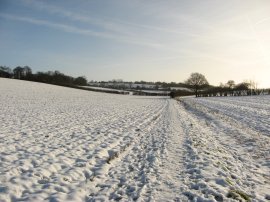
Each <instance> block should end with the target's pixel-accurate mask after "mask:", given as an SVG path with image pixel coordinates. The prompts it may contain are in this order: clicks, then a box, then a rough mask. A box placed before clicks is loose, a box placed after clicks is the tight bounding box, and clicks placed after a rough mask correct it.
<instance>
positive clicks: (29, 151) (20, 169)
mask: <svg viewBox="0 0 270 202" xmlns="http://www.w3.org/2000/svg"><path fill="white" fill-rule="evenodd" d="M269 101H270V97H269V96H262V97H259V96H258V97H229V98H198V99H196V98H191V97H188V98H181V99H179V100H173V99H169V98H166V97H144V96H124V95H115V94H105V93H99V92H91V91H84V90H78V89H71V88H65V87H60V86H54V85H48V84H41V83H33V82H27V81H19V80H12V79H0V109H1V113H0V129H1V130H0V201H43V200H45V201H108V200H117V201H119V200H120V201H135V200H137V201H237V200H236V199H237V198H238V201H239V200H242V201H244V199H243V197H248V198H249V199H250V200H251V201H267V200H269V193H270V184H269V182H270V169H269V168H270V154H269V145H270V144H269V143H270V137H269V117H270V116H269V113H270V110H269V108H270V107H269V103H270V102H269ZM233 198H234V199H233Z"/></svg>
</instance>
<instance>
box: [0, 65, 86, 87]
mask: <svg viewBox="0 0 270 202" xmlns="http://www.w3.org/2000/svg"><path fill="white" fill-rule="evenodd" d="M0 77H5V78H14V79H22V80H28V81H36V82H43V83H51V84H57V85H80V86H86V85H87V79H86V78H85V77H84V76H79V77H76V78H74V77H72V76H68V75H65V74H63V73H61V72H59V71H48V72H37V73H36V74H33V72H32V69H31V68H30V67H29V66H24V67H21V66H18V67H16V68H14V69H13V70H12V69H11V68H10V67H5V66H0Z"/></svg>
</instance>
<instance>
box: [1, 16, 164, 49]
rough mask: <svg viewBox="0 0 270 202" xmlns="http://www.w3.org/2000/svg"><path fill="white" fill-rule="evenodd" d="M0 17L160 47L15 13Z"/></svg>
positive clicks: (150, 44) (155, 44) (70, 31)
mask: <svg viewBox="0 0 270 202" xmlns="http://www.w3.org/2000/svg"><path fill="white" fill-rule="evenodd" d="M0 17H2V18H5V19H8V20H13V21H21V22H26V23H31V24H35V25H39V26H46V27H50V28H54V29H58V30H61V31H64V32H69V33H75V34H81V35H86V36H94V37H101V38H107V39H113V40H116V41H120V42H125V43H130V44H136V45H141V46H148V47H152V48H161V47H162V45H161V44H159V43H154V42H146V41H143V40H136V39H134V38H129V37H125V36H119V35H113V34H110V33H107V32H97V31H93V30H90V29H82V28H79V27H75V26H70V25H65V24H61V23H54V22H50V21H46V20H39V19H35V18H29V17H22V16H15V15H10V14H5V13H0Z"/></svg>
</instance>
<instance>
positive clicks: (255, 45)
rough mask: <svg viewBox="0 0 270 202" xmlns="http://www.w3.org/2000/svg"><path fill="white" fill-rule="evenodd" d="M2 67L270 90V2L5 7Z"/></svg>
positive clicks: (38, 1) (23, 3) (111, 1)
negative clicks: (248, 82)
mask: <svg viewBox="0 0 270 202" xmlns="http://www.w3.org/2000/svg"><path fill="white" fill-rule="evenodd" d="M0 65H6V66H10V67H12V68H14V67H16V66H18V65H22V66H24V65H28V66H30V67H32V69H33V70H34V71H47V70H59V71H61V72H63V73H66V74H69V75H72V76H80V75H85V76H86V77H87V78H88V80H92V79H93V80H110V79H123V80H126V81H135V80H147V81H167V82H169V81H174V82H183V81H185V80H186V79H187V78H188V77H189V75H190V74H191V73H192V72H199V73H202V74H204V75H205V76H206V78H207V79H208V81H209V82H210V83H211V84H214V85H218V84H219V83H220V82H223V83H224V82H227V81H228V80H229V79H232V80H235V81H236V83H238V82H242V81H243V80H245V79H252V80H255V81H256V82H258V84H259V87H270V1H269V0H220V1H219V0H185V1H184V0H166V1H164V0H147V1H146V0H62V1H60V0H46V1H45V0H43V1H42V0H0Z"/></svg>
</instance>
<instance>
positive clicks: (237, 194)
mask: <svg viewBox="0 0 270 202" xmlns="http://www.w3.org/2000/svg"><path fill="white" fill-rule="evenodd" d="M227 197H228V198H232V199H235V200H238V201H243V199H244V200H245V201H251V200H250V196H249V195H247V194H246V193H244V192H243V191H240V190H230V191H229V193H228V194H227Z"/></svg>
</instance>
